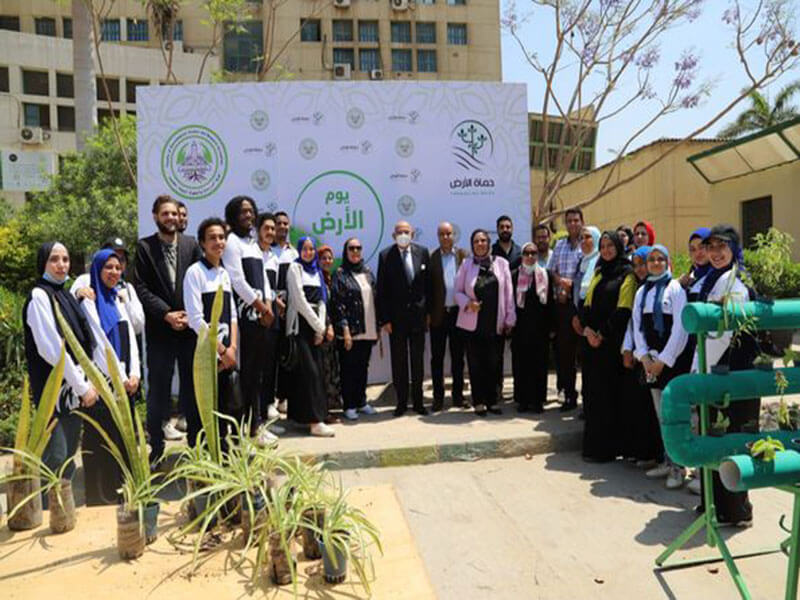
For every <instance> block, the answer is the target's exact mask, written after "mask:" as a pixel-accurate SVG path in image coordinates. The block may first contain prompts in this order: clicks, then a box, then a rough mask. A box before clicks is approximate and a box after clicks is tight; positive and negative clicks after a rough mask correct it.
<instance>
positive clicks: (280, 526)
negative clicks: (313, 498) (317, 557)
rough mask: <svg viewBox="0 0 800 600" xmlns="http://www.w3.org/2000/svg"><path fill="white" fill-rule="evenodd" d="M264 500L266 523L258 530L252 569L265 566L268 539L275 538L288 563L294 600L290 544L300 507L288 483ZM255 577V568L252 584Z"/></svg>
mask: <svg viewBox="0 0 800 600" xmlns="http://www.w3.org/2000/svg"><path fill="white" fill-rule="evenodd" d="M265 500H266V507H265V508H266V520H265V523H264V526H263V527H261V529H260V530H259V535H258V554H257V557H256V565H257V566H262V565H268V564H269V561H270V553H269V542H270V538H271V537H273V536H275V537H277V539H278V543H279V545H280V548H281V550H282V551H283V553H284V555H285V556H286V560H287V561H288V562H289V569H290V571H291V574H292V591H293V593H294V595H295V597H297V567H296V565H295V564H294V557H293V556H292V540H294V537H295V535H296V534H297V531H298V528H299V527H300V523H301V519H302V506H301V505H300V503H299V501H298V500H299V499H298V496H297V494H296V493H295V488H294V486H292V485H291V484H290V481H287V482H285V483H284V484H283V485H279V486H277V487H274V488H272V489H270V490H269V491H268V493H267V496H266V498H265ZM258 573H259V569H258V568H256V569H253V580H255V579H256V577H257V576H258Z"/></svg>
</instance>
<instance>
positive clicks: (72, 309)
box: [24, 195, 759, 523]
mask: <svg viewBox="0 0 800 600" xmlns="http://www.w3.org/2000/svg"><path fill="white" fill-rule="evenodd" d="M152 213H153V219H154V222H155V225H156V227H157V232H156V233H154V234H153V235H151V236H148V237H145V238H143V239H141V240H139V243H138V246H137V248H136V254H135V259H134V264H133V268H132V280H133V284H131V283H129V282H127V281H126V280H125V277H124V273H125V272H126V269H127V261H128V255H127V250H126V248H125V246H124V243H123V242H122V240H120V239H118V238H115V239H111V240H109V241H108V242H107V243H106V244H104V246H103V248H101V249H100V250H99V251H98V252H97V253H96V254H95V255H94V257H93V259H92V263H91V267H90V269H89V273H88V274H86V275H83V276H80V277H79V278H78V279H77V280H76V281H75V282H74V283H73V284H72V286H71V287H70V288H69V290H67V289H66V287H65V283H66V280H67V277H68V273H69V268H70V259H69V254H68V251H67V249H66V248H65V247H64V245H63V244H60V243H58V242H53V243H48V244H44V245H43V246H42V247H41V248H40V250H39V255H38V259H37V260H38V270H39V275H40V279H39V280H38V281H37V282H36V284H35V286H34V288H33V290H32V291H31V293H30V295H29V297H28V301H27V303H26V305H25V308H24V322H25V342H26V354H27V359H28V371H29V374H30V380H31V390H32V394H33V397H34V401H38V398H39V397H40V395H41V393H42V390H43V387H44V383H45V381H46V379H47V376H48V374H49V372H50V371H51V369H52V368H53V366H54V365H55V364H56V363H57V362H58V358H59V355H60V347H61V346H60V345H61V333H60V331H59V325H58V324H57V322H56V318H55V311H54V306H56V305H57V306H58V307H59V308H60V310H61V313H62V314H63V315H64V318H65V320H66V322H67V324H68V325H69V327H70V329H72V331H73V333H75V335H76V337H77V339H78V341H79V342H80V344H81V345H82V347H83V348H84V350H85V351H86V353H87V354H88V355H89V356H91V357H92V358H93V360H94V361H95V362H96V364H97V365H98V367H99V368H100V370H101V371H102V372H103V373H104V374H105V375H106V376H109V377H110V374H111V369H110V365H109V364H108V360H107V355H106V349H107V348H110V349H111V350H113V352H112V353H111V355H110V356H111V358H112V359H113V360H115V361H116V362H117V367H118V370H119V372H120V373H122V374H123V382H124V385H125V389H126V391H127V392H128V394H129V395H130V396H131V398H134V397H135V395H136V394H138V393H139V391H140V387H141V377H142V373H141V371H142V369H141V364H142V361H143V359H146V363H147V367H148V368H147V432H148V436H149V441H150V447H151V460H152V461H153V462H154V463H155V462H157V461H158V459H159V458H160V457H161V455H162V453H163V450H164V440H165V437H166V438H168V439H170V438H175V437H179V436H182V435H183V432H182V431H181V430H183V431H185V432H186V434H188V442H189V443H190V444H194V442H195V439H196V436H197V434H198V432H199V430H200V427H201V424H200V420H199V417H198V412H197V408H196V405H195V402H194V390H193V381H192V357H193V353H194V349H195V345H196V340H197V334H198V333H199V332H200V330H201V329H202V328H203V327H204V324H208V323H209V321H210V319H211V310H212V305H213V302H214V298H215V296H216V294H217V291H218V289H219V288H220V287H221V289H222V293H223V310H222V315H221V318H220V325H219V329H218V340H217V352H218V355H219V390H220V398H219V402H220V410H221V411H223V412H225V413H227V414H230V415H232V416H234V417H236V418H237V419H242V418H244V419H245V420H246V422H247V423H248V424H249V426H250V432H249V433H250V435H252V436H254V437H255V438H257V439H258V441H259V442H260V443H264V444H266V443H269V442H270V441H272V440H274V439H275V435H276V434H278V435H279V434H280V433H281V432H282V428H280V427H278V426H276V425H275V424H274V421H275V419H276V418H277V417H278V415H279V414H280V413H281V412H286V414H287V417H288V419H289V420H291V421H294V422H295V423H299V424H301V425H303V426H307V427H308V431H309V432H310V433H311V434H312V435H316V436H324V437H328V436H333V435H334V434H335V429H334V428H332V427H331V425H332V424H333V423H335V422H337V421H338V420H339V418H338V417H336V416H334V415H333V414H332V413H331V412H330V411H331V409H332V408H334V407H336V408H339V407H341V408H342V409H343V412H342V417H343V418H344V419H347V420H351V421H355V420H357V419H358V418H359V415H371V414H374V413H375V412H376V411H375V409H374V408H373V407H372V406H371V405H370V404H369V402H368V401H367V396H366V387H367V373H368V368H369V361H370V355H371V353H372V347H373V345H374V344H375V343H376V342H377V341H378V339H379V337H380V334H381V331H383V332H385V333H387V334H388V337H389V342H390V353H391V370H392V383H393V388H394V391H395V393H396V398H397V402H396V406H395V410H394V414H395V416H398V417H399V416H402V415H403V414H405V412H406V411H407V410H408V408H409V404H410V406H411V408H412V409H413V410H414V411H415V412H416V413H418V414H422V415H425V414H428V412H429V409H428V408H427V407H426V406H425V404H424V401H423V388H422V382H423V373H424V358H423V354H424V347H425V336H426V334H427V333H429V334H430V348H431V359H430V360H431V362H430V372H431V376H432V383H433V403H432V404H431V405H430V410H432V411H434V412H436V411H441V410H443V409H444V403H445V382H444V357H445V351H446V349H447V348H448V346H449V356H450V366H451V376H452V387H451V392H450V403H451V404H452V406H453V407H459V408H465V409H469V408H472V410H474V412H475V414H477V415H479V416H486V415H487V414H488V413H493V414H498V413H501V412H502V408H501V406H500V404H501V401H502V400H503V355H504V350H505V344H506V342H507V341H510V346H511V356H512V365H511V366H512V372H513V396H514V400H515V402H516V404H517V409H518V410H519V411H520V412H533V413H541V412H542V411H543V410H544V405H545V403H546V402H547V377H548V364H549V360H550V347H551V346H553V347H554V350H555V363H556V371H557V388H558V394H559V398H560V399H561V401H562V405H561V408H560V410H562V411H571V410H574V409H576V408H577V399H578V390H577V386H576V380H577V377H576V375H577V368H578V367H577V364H578V361H577V357H578V356H580V364H581V370H582V385H581V396H582V403H583V411H582V415H581V416H582V418H584V419H585V427H584V439H583V456H584V458H585V459H586V460H587V461H593V462H604V461H612V460H616V459H618V458H620V457H624V458H627V459H630V460H632V461H636V462H637V464H638V465H640V466H642V467H645V466H646V467H650V468H649V470H648V471H647V475H648V476H649V477H664V478H666V481H667V487H669V488H677V487H680V486H682V485H683V483H684V481H685V478H686V470H685V469H684V468H683V467H682V466H680V465H677V464H674V463H672V462H671V461H670V459H669V457H668V456H666V455H665V453H664V447H663V444H662V442H661V435H660V429H659V422H658V415H659V412H660V398H661V391H662V390H663V389H664V387H665V385H666V384H667V383H668V382H669V380H670V379H671V378H673V377H675V376H676V375H679V374H681V373H688V372H690V371H691V370H692V368H695V369H696V368H697V359H696V357H695V341H694V340H693V339H692V336H690V335H688V334H687V333H686V331H685V330H684V329H683V327H682V325H681V320H680V317H679V316H680V312H681V310H682V309H683V307H684V306H685V304H686V303H687V302H694V301H708V302H713V301H718V300H719V299H720V298H721V297H722V296H727V297H731V296H738V297H741V299H742V300H746V299H747V298H748V297H749V294H750V291H749V290H748V289H747V287H746V286H745V284H744V283H743V282H742V278H741V268H742V250H741V241H740V238H739V236H738V233H737V232H736V231H735V230H734V229H733V228H732V227H729V226H716V227H714V228H711V229H708V228H700V229H698V230H697V231H695V232H694V233H693V234H692V236H691V237H690V239H689V240H688V250H689V253H690V256H691V259H692V268H691V271H690V272H689V273H687V274H684V275H683V276H681V277H680V278H677V279H676V278H673V274H672V272H671V267H670V253H669V250H668V249H667V248H666V247H664V246H663V245H658V244H656V243H655V231H654V229H653V227H652V226H651V225H650V224H649V223H647V222H645V221H641V222H639V223H637V224H636V225H635V226H634V227H633V228H632V229H630V228H628V227H620V228H618V229H617V230H615V231H606V232H603V233H601V232H600V231H599V230H598V229H597V228H596V227H593V226H586V225H585V224H584V222H583V214H582V213H581V211H580V210H579V209H570V210H567V211H566V213H565V225H566V230H567V235H566V236H565V237H564V238H563V239H560V240H559V241H558V242H557V243H556V244H555V245H554V247H552V249H551V230H550V228H549V227H548V226H546V225H538V226H536V227H535V228H534V230H533V241H532V242H528V243H525V244H523V245H522V246H520V245H519V244H517V243H516V242H515V241H514V240H513V231H514V229H513V222H512V220H511V219H510V218H509V217H508V216H505V215H504V216H501V217H500V218H498V219H497V222H496V234H497V239H496V241H495V242H494V244H492V243H491V239H490V234H489V232H488V231H487V230H484V229H476V230H475V231H473V232H472V234H471V236H470V238H469V243H470V246H469V248H468V249H464V248H460V247H457V246H456V243H455V241H456V240H455V238H454V228H453V226H452V225H451V224H450V223H447V222H442V223H440V224H439V226H438V229H437V237H438V247H437V248H435V249H434V250H433V251H432V252H430V253H429V251H428V249H427V248H425V247H423V246H422V245H419V244H417V243H415V242H414V241H413V237H414V229H413V227H412V226H411V224H410V223H408V222H406V221H399V222H398V223H397V224H396V225H395V226H394V230H393V234H392V237H393V243H392V244H391V245H390V246H389V247H387V248H385V249H384V250H383V251H381V252H380V255H379V259H378V268H377V274H373V272H372V270H371V269H370V267H369V266H368V265H366V264H365V262H364V259H363V247H362V244H361V242H360V240H358V239H357V238H355V237H353V238H350V239H348V240H347V241H346V242H345V243H344V246H343V248H342V250H341V256H340V264H339V266H338V267H337V268H335V269H334V268H333V265H334V264H335V259H336V257H335V253H334V251H333V249H331V248H330V247H328V246H319V247H318V246H317V245H316V242H315V240H313V239H312V238H310V237H302V238H300V239H299V240H297V243H296V244H295V245H294V246H293V245H292V244H291V243H290V239H289V230H290V221H289V216H288V215H287V214H286V213H285V212H276V213H274V214H272V213H267V212H259V211H258V208H257V206H256V203H255V201H254V200H253V199H252V198H250V197H248V196H237V197H235V198H233V199H231V200H230V201H229V202H228V203H227V205H226V207H225V215H224V219H221V218H217V217H212V218H207V219H205V220H203V221H202V223H200V225H199V227H198V229H197V238H196V239H195V238H193V237H191V236H189V235H185V234H184V231H185V229H186V225H187V222H188V215H187V213H186V207H185V206H181V204H180V203H179V202H177V201H176V200H175V199H173V198H171V197H170V196H167V195H162V196H159V197H158V198H156V200H155V202H154V203H153V207H152ZM142 335H143V339H142ZM707 344H708V349H707V354H706V356H707V359H708V363H709V366H713V365H714V364H717V363H720V362H722V363H724V364H728V365H729V366H730V368H732V369H742V368H748V367H749V366H750V365H752V361H753V360H754V358H755V356H756V353H757V349H756V347H755V341H754V340H752V339H751V338H749V337H748V335H747V334H746V333H745V334H744V335H743V336H740V340H739V341H738V342H737V344H732V343H731V337H730V335H729V334H726V335H722V336H719V337H716V338H714V339H709V340H708V343H707ZM143 350H144V352H143ZM67 354H68V356H67V358H66V367H65V376H64V383H63V387H62V390H61V395H60V399H59V403H58V406H57V411H58V413H59V419H58V423H57V425H56V428H55V430H54V432H53V436H52V439H51V441H50V443H49V444H48V447H47V450H46V452H45V457H44V460H45V462H46V463H47V464H48V466H50V467H51V468H54V469H55V468H58V467H59V466H60V465H61V464H63V463H64V462H65V461H66V460H67V458H68V457H69V456H71V455H72V454H73V453H74V452H75V450H76V449H77V446H78V444H79V442H80V436H81V433H80V431H81V427H80V420H79V419H78V418H77V417H76V416H75V415H74V414H72V410H73V409H75V408H77V407H79V406H80V407H82V408H83V409H84V410H87V411H90V412H92V413H93V416H94V417H95V418H96V419H97V420H98V421H100V422H101V423H108V416H107V415H105V418H104V415H103V407H102V402H98V394H97V390H95V388H94V387H93V386H92V384H91V383H90V382H89V381H88V379H87V377H86V376H85V374H84V373H83V371H82V370H81V368H80V366H79V364H78V362H77V360H76V359H75V356H74V355H73V353H72V351H71V349H69V348H67ZM143 355H144V356H143ZM465 358H466V364H467V368H468V375H469V384H470V389H471V394H470V399H471V405H470V403H469V402H467V399H466V397H465V395H464V388H465V382H464V363H465ZM176 364H177V368H178V381H179V394H178V396H179V412H180V414H181V416H182V418H181V419H179V420H178V421H177V422H176V423H175V424H174V425H173V422H172V421H171V412H172V409H171V391H172V381H173V375H174V370H175V366H176ZM693 364H694V367H693ZM234 385H238V386H239V388H240V391H241V393H240V394H236V393H233V392H232V391H231V389H232V387H233V386H234ZM758 410H759V400H758V399H755V400H753V401H751V402H737V403H736V405H735V409H734V408H733V407H732V408H731V409H729V410H728V415H727V416H728V418H729V420H730V427H729V431H736V430H737V428H741V427H742V426H743V425H744V424H746V423H749V422H750V421H752V420H753V419H754V418H755V420H756V422H757V416H758ZM92 435H93V434H92V432H90V431H86V432H85V433H84V442H83V443H84V446H95V447H99V446H100V442H99V440H97V439H92ZM92 460H93V459H92V458H88V462H87V463H86V469H87V480H88V479H89V478H90V471H91V470H92V469H93V466H92ZM97 460H99V459H97ZM100 468H101V466H100V465H98V466H97V469H100ZM100 479H102V478H100ZM99 485H101V487H102V482H101V483H100V484H99ZM98 493H99V495H101V496H102V495H103V494H107V493H110V492H108V490H101V491H100V492H98ZM87 494H88V492H87ZM715 494H716V496H717V507H718V510H719V519H720V521H722V522H732V523H747V522H749V520H750V519H751V507H750V505H749V502H748V501H747V497H746V495H742V494H731V493H728V492H725V491H724V490H723V488H722V486H721V485H720V483H719V481H718V480H716V479H715Z"/></svg>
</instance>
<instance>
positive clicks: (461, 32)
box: [447, 23, 467, 46]
mask: <svg viewBox="0 0 800 600" xmlns="http://www.w3.org/2000/svg"><path fill="white" fill-rule="evenodd" d="M447 43H448V44H452V45H454V46H466V45H467V24H466V23H448V24H447Z"/></svg>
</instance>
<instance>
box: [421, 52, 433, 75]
mask: <svg viewBox="0 0 800 600" xmlns="http://www.w3.org/2000/svg"><path fill="white" fill-rule="evenodd" d="M417 71H419V72H420V73H436V50H417Z"/></svg>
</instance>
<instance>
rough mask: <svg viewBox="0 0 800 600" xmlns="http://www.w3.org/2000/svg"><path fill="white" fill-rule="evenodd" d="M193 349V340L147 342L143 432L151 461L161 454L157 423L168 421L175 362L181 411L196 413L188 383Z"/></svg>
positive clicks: (150, 340) (160, 435) (176, 339)
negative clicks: (145, 420) (146, 434)
mask: <svg viewBox="0 0 800 600" xmlns="http://www.w3.org/2000/svg"><path fill="white" fill-rule="evenodd" d="M194 346H195V340H194V338H192V337H188V336H180V337H176V338H174V339H169V338H155V339H148V340H147V432H148V433H149V434H150V460H151V461H154V460H157V459H158V458H160V457H161V454H162V453H163V452H164V432H163V431H162V430H161V424H162V423H163V422H164V421H166V420H167V419H168V418H169V409H170V394H171V386H172V373H173V369H174V368H175V361H176V360H177V361H178V377H179V379H180V392H179V394H178V398H179V405H180V409H181V412H182V413H183V414H184V415H188V413H189V411H190V409H191V408H194V411H195V412H197V406H196V405H195V400H194V383H193V381H192V361H193V358H194ZM187 418H188V417H187Z"/></svg>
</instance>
